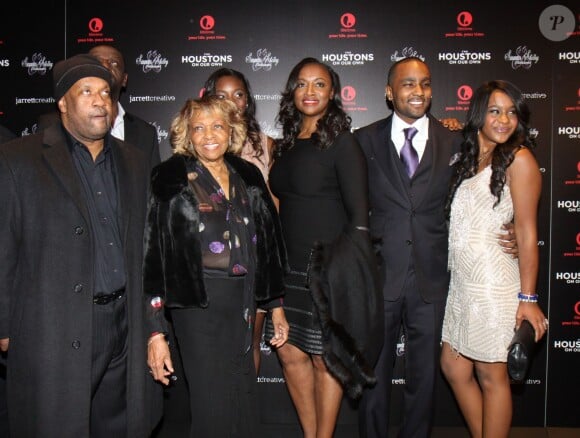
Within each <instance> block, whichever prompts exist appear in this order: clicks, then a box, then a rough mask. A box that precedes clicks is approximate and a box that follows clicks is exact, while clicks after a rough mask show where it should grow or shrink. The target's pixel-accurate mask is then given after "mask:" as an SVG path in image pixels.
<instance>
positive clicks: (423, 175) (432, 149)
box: [413, 115, 440, 206]
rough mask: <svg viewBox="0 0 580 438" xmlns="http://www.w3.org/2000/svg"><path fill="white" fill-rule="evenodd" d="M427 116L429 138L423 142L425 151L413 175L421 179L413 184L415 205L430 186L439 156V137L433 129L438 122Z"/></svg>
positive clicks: (421, 199)
mask: <svg viewBox="0 0 580 438" xmlns="http://www.w3.org/2000/svg"><path fill="white" fill-rule="evenodd" d="M428 117H429V138H428V140H427V143H426V144H425V152H423V157H422V158H421V162H420V163H419V167H418V168H417V173H416V174H415V175H414V178H416V179H417V182H419V180H420V179H422V181H424V182H421V183H419V184H416V185H414V186H413V187H414V188H415V205H416V206H417V205H420V204H421V202H422V201H423V199H424V198H425V195H426V193H427V192H428V191H429V187H431V184H432V181H433V178H434V177H435V173H436V169H437V166H436V165H435V164H436V163H437V159H438V157H439V153H440V151H439V148H438V145H439V144H440V139H438V138H437V135H436V130H435V129H433V124H434V123H439V122H438V121H437V120H436V119H435V118H434V117H432V116H431V115H428Z"/></svg>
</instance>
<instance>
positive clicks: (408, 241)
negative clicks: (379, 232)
mask: <svg viewBox="0 0 580 438" xmlns="http://www.w3.org/2000/svg"><path fill="white" fill-rule="evenodd" d="M405 243H406V244H407V245H412V244H413V241H412V240H409V239H407V240H405Z"/></svg>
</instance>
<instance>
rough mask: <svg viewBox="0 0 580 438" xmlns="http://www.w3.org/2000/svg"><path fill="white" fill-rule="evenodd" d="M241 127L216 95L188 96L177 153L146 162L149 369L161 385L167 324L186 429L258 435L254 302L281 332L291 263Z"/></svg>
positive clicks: (167, 361)
mask: <svg viewBox="0 0 580 438" xmlns="http://www.w3.org/2000/svg"><path fill="white" fill-rule="evenodd" d="M245 131H246V128H245V123H244V120H243V118H242V116H241V114H240V113H239V112H238V110H237V108H236V106H235V105H234V104H233V103H232V102H229V101H227V100H222V99H220V98H219V97H215V96H214V97H203V98H201V99H197V100H191V99H190V100H188V101H187V102H186V103H185V105H184V106H183V108H182V109H181V111H180V112H179V114H178V115H177V116H176V118H175V119H174V120H173V122H172V125H171V144H172V147H173V149H174V155H173V156H172V157H171V158H169V159H168V160H167V161H165V162H163V163H161V164H160V165H159V166H157V167H156V168H155V169H154V170H153V174H152V182H151V199H150V202H149V212H148V218H147V228H146V230H145V262H144V292H145V305H146V309H147V315H148V324H149V330H150V333H151V336H150V338H149V347H148V365H149V367H150V370H151V374H152V376H153V378H154V379H155V380H157V381H159V382H161V383H163V384H165V385H167V384H168V383H169V379H170V377H171V374H172V373H173V370H174V368H173V363H172V360H171V356H170V352H169V348H168V345H167V342H166V339H165V335H166V334H167V333H168V331H169V326H168V319H167V317H168V316H169V319H170V320H171V321H172V324H173V329H174V331H175V337H176V339H177V343H178V345H179V350H180V353H181V356H182V360H183V367H184V374H185V378H186V380H187V384H188V387H189V393H190V411H191V417H192V430H191V434H190V436H194V432H193V429H195V436H208V437H209V436H241V437H245V436H260V433H259V431H258V427H259V421H258V415H257V409H256V405H257V403H256V392H255V388H254V387H255V385H256V376H255V368H254V366H253V363H252V354H251V342H252V327H253V318H254V315H255V303H258V305H259V306H260V307H263V308H266V309H268V310H269V311H270V312H271V314H272V315H271V316H272V319H273V320H274V321H275V326H276V332H275V335H274V337H273V338H272V339H271V343H272V344H273V345H274V346H281V345H283V344H284V343H285V342H286V340H287V339H288V328H289V327H288V323H287V322H286V318H285V316H284V311H283V309H282V307H281V297H282V295H283V290H284V286H283V277H284V272H285V269H286V267H287V263H286V253H285V247H284V243H283V240H282V237H281V236H282V234H281V230H280V224H279V220H278V216H277V213H276V209H275V207H274V204H273V202H272V199H271V198H270V195H269V192H268V189H267V186H266V184H265V182H264V179H263V177H262V174H261V173H260V171H259V170H258V168H257V167H255V166H254V165H253V164H251V163H248V162H247V161H245V160H243V159H242V158H239V157H238V156H237V155H236V154H238V153H239V152H240V151H241V149H242V146H243V142H244V139H245V138H246V132H245Z"/></svg>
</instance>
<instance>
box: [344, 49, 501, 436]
mask: <svg viewBox="0 0 580 438" xmlns="http://www.w3.org/2000/svg"><path fill="white" fill-rule="evenodd" d="M431 97H432V91H431V73H430V71H429V68H428V66H427V65H426V64H425V63H424V62H423V61H422V60H421V59H419V58H414V57H410V58H405V59H403V60H400V61H398V62H397V63H395V64H393V66H392V67H391V69H390V70H389V73H388V82H387V86H386V98H387V100H388V102H389V104H391V105H392V108H393V110H394V112H393V114H392V115H391V116H389V117H387V118H385V119H382V120H379V121H377V122H375V123H373V124H371V125H369V126H366V127H364V128H361V129H359V130H357V131H356V132H355V136H356V137H357V139H358V141H359V143H360V145H361V147H362V149H363V151H364V153H365V155H366V157H367V162H368V168H369V191H370V193H369V198H370V204H371V217H370V228H371V235H372V236H373V237H374V238H377V239H380V240H381V242H382V245H381V256H382V259H383V260H382V267H381V269H382V272H383V282H384V284H383V294H384V300H385V301H384V308H385V337H384V344H383V349H382V352H381V355H380V358H379V360H378V362H377V365H376V367H375V373H376V376H377V380H378V383H377V385H376V386H375V387H374V388H373V389H371V390H368V391H366V393H365V394H364V395H363V398H362V401H361V404H360V407H359V429H360V435H361V437H365V438H366V437H374V438H375V437H376V438H384V437H386V436H387V434H388V428H389V415H390V398H391V386H392V377H393V366H394V363H395V358H396V356H395V354H396V347H397V339H398V335H399V330H400V328H401V326H402V327H403V330H404V333H405V388H404V409H403V412H404V417H403V424H402V426H401V429H400V432H399V436H401V437H425V438H426V437H428V436H429V435H430V432H431V424H432V417H433V402H434V386H435V381H436V378H437V373H438V372H439V355H440V341H441V326H442V323H443V315H444V309H445V301H446V297H447V291H448V286H449V275H448V272H447V251H448V245H447V239H448V236H447V223H446V220H445V215H444V211H443V208H444V204H445V199H446V197H447V192H448V186H449V181H450V178H451V172H452V167H451V166H450V162H451V160H452V158H453V156H454V154H456V153H458V151H459V146H460V141H461V136H460V135H458V134H457V133H454V132H451V131H449V130H448V129H447V128H445V127H444V126H443V125H442V124H441V123H440V122H439V121H438V120H437V119H436V118H435V117H433V116H432V115H431V114H429V113H428V110H429V107H430V105H431ZM508 246H511V244H509V245H508Z"/></svg>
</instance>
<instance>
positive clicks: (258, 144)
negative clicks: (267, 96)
mask: <svg viewBox="0 0 580 438" xmlns="http://www.w3.org/2000/svg"><path fill="white" fill-rule="evenodd" d="M227 76H232V77H234V78H237V79H239V80H240V81H242V84H244V88H245V89H246V96H247V97H246V99H247V105H246V109H245V111H244V119H245V120H246V125H247V128H248V134H247V135H248V140H249V141H250V144H251V145H252V148H253V149H254V151H255V155H256V157H260V156H261V155H263V154H264V148H263V147H262V141H261V139H260V132H261V129H260V124H259V123H258V121H257V120H256V100H255V99H254V95H253V94H252V89H251V88H250V83H249V82H248V80H247V79H246V77H245V76H244V75H243V74H242V73H240V72H239V71H237V70H233V69H231V68H220V69H218V70H216V71H214V72H213V73H212V74H211V75H210V76H209V77H208V78H207V80H206V81H205V84H204V86H203V88H204V91H203V95H204V96H206V95H207V96H215V95H216V89H215V87H216V85H217V83H218V81H219V80H220V79H221V78H223V77H227Z"/></svg>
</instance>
